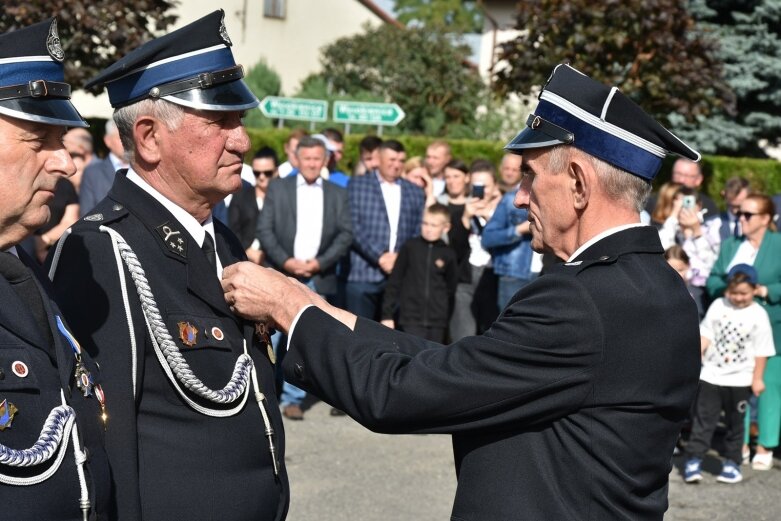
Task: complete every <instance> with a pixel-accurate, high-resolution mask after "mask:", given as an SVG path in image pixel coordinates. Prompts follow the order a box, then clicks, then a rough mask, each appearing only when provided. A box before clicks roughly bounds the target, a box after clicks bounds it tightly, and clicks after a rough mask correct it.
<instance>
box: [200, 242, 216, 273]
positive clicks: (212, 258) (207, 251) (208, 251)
mask: <svg viewBox="0 0 781 521" xmlns="http://www.w3.org/2000/svg"><path fill="white" fill-rule="evenodd" d="M201 249H202V250H203V254H204V255H206V260H207V261H209V264H211V266H212V273H214V274H215V275H216V274H217V252H216V251H215V249H214V239H212V236H211V234H210V233H209V232H205V234H204V237H203V246H201Z"/></svg>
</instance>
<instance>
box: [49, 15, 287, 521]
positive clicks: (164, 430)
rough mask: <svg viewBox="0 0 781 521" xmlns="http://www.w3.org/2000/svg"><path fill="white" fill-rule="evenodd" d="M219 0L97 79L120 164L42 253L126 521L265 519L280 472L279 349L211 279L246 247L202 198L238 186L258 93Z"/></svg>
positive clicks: (281, 489) (276, 515)
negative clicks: (90, 393)
mask: <svg viewBox="0 0 781 521" xmlns="http://www.w3.org/2000/svg"><path fill="white" fill-rule="evenodd" d="M242 77H243V70H242V67H241V66H240V65H237V64H236V63H235V61H234V58H233V55H232V53H231V41H230V38H229V37H228V33H227V31H226V29H225V25H224V13H223V12H222V11H221V10H220V11H215V12H214V13H212V14H210V15H208V16H205V17H204V18H201V19H200V20H197V21H195V22H193V23H191V24H189V25H187V26H185V27H182V28H180V29H178V30H176V31H173V32H171V33H169V34H166V35H165V36H162V37H160V38H157V39H155V40H152V41H150V42H148V43H146V44H144V45H142V46H141V47H139V48H137V49H135V50H134V51H132V52H131V53H129V54H128V55H127V56H125V57H124V58H122V59H121V60H119V61H118V62H116V63H115V64H114V65H112V66H110V67H109V68H107V69H106V70H104V71H103V72H102V73H101V74H99V75H98V76H97V77H96V78H94V79H92V80H91V82H90V83H89V84H88V85H102V86H105V87H106V89H107V91H108V96H109V99H110V101H111V104H112V106H113V107H114V109H115V112H114V121H115V123H116V125H117V128H118V129H119V134H120V138H121V139H122V143H123V145H124V148H125V150H126V151H127V154H128V158H127V159H128V161H129V164H130V168H129V169H128V170H126V171H120V172H118V173H117V176H116V179H115V181H114V184H113V186H112V188H111V191H110V192H109V194H108V196H107V197H106V198H105V199H104V200H103V201H102V202H100V203H99V204H98V205H97V206H96V207H95V208H94V210H92V211H91V212H89V213H88V214H87V215H85V216H84V218H83V219H82V220H81V221H79V222H78V223H77V224H76V225H75V226H74V227H73V230H72V232H71V233H70V234H68V235H67V236H66V237H65V238H64V239H62V241H61V242H60V244H59V245H58V248H57V250H56V251H55V252H54V254H52V255H51V256H50V259H49V262H50V266H51V267H50V276H51V277H52V281H53V283H54V286H55V288H56V291H57V294H58V295H59V296H60V297H61V298H62V303H63V309H64V311H65V313H66V316H67V317H68V319H69V320H70V321H71V323H72V324H73V328H74V330H75V331H76V333H77V334H78V335H79V337H80V338H81V339H82V345H83V346H84V348H85V350H86V351H87V352H89V353H90V354H92V355H94V357H95V359H96V360H97V361H98V362H99V363H100V365H101V367H103V368H104V370H105V375H106V376H105V379H106V382H107V383H106V391H107V392H109V393H110V394H111V395H112V396H114V397H116V398H115V401H114V402H112V417H111V420H110V421H109V424H108V429H107V431H106V450H107V452H108V456H109V460H110V463H111V468H112V476H113V480H114V484H115V490H116V494H115V496H114V504H113V508H114V511H113V513H112V515H114V516H116V518H117V519H120V520H133V521H135V520H140V519H144V520H163V519H171V520H173V519H187V520H204V521H205V520H210V521H217V520H231V521H250V520H252V521H273V520H281V519H284V518H285V515H286V513H287V507H288V496H289V492H288V484H287V475H286V472H285V467H284V434H283V430H282V421H281V417H280V414H279V410H278V406H277V402H276V397H275V391H274V371H273V362H272V360H270V358H269V351H268V350H267V345H266V343H265V340H266V338H262V339H261V338H260V337H259V336H258V335H257V334H256V333H255V331H254V324H253V323H251V322H249V321H246V320H243V319H241V318H238V317H236V316H235V315H234V314H233V313H231V311H230V309H229V308H228V306H227V305H226V303H225V301H224V299H223V296H222V289H221V287H220V276H221V274H222V270H223V269H224V268H225V267H227V266H228V265H230V264H232V263H234V262H236V261H239V260H244V259H246V256H245V254H244V250H243V248H242V246H241V244H240V243H239V241H238V240H237V239H236V238H235V237H234V236H233V234H231V232H230V231H229V230H228V228H227V227H226V226H225V225H223V224H222V223H221V222H219V221H218V220H215V219H213V218H212V213H211V210H212V208H213V207H214V205H216V204H217V203H218V202H219V201H221V200H222V199H223V198H224V197H225V196H226V195H228V194H230V193H233V192H236V191H237V190H239V189H240V188H241V177H240V172H241V168H242V161H243V156H244V154H245V153H246V152H247V151H248V150H249V149H250V141H249V137H248V135H247V133H246V131H245V129H244V127H243V125H242V121H241V120H242V116H243V115H244V112H245V111H247V110H250V109H252V108H255V107H257V105H258V100H257V98H256V97H255V96H254V95H253V94H252V93H251V92H250V90H249V89H248V87H247V86H246V85H245V83H244V82H243V80H242Z"/></svg>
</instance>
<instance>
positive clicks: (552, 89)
mask: <svg viewBox="0 0 781 521" xmlns="http://www.w3.org/2000/svg"><path fill="white" fill-rule="evenodd" d="M555 145H572V146H574V147H576V148H578V149H580V150H582V151H584V152H586V153H588V154H590V155H592V156H594V157H597V158H599V159H601V160H603V161H605V162H607V163H610V164H611V165H614V166H616V167H618V168H621V169H622V170H625V171H627V172H629V173H631V174H634V175H636V176H638V177H642V178H643V179H646V180H647V181H649V182H650V181H651V180H652V179H653V178H654V176H656V174H657V172H659V168H660V167H661V166H662V161H663V160H664V158H665V156H666V155H667V154H677V155H679V156H681V157H685V158H687V159H691V160H692V161H699V160H700V157H701V156H700V154H699V152H697V151H696V150H694V149H693V148H691V147H690V146H689V145H687V144H686V143H684V142H683V141H681V140H680V139H679V138H678V137H676V136H675V135H674V134H673V133H672V132H670V131H669V130H667V129H666V128H664V127H663V126H662V125H661V124H660V123H659V122H657V121H656V120H655V119H654V118H652V117H651V116H649V115H648V114H646V112H645V111H644V110H643V109H642V108H640V107H639V106H638V105H637V104H636V103H635V102H633V101H632V100H630V99H629V98H627V97H626V96H624V95H623V94H622V93H621V92H620V91H619V90H618V88H617V87H610V86H607V85H604V84H602V83H599V82H598V81H594V80H593V79H591V78H589V77H588V76H586V75H585V74H583V73H582V72H580V71H578V70H576V69H574V68H572V67H570V66H569V65H557V66H556V68H555V69H554V70H553V73H552V74H551V76H550V78H549V79H548V83H547V84H546V85H545V87H543V89H542V92H541V93H540V96H539V104H538V105H537V108H536V109H535V111H534V113H533V114H531V115H530V116H529V118H528V119H527V120H526V128H525V129H523V130H522V131H521V133H520V134H518V135H517V136H515V138H514V139H513V140H512V141H510V142H509V143H508V144H507V146H505V150H507V151H508V152H513V153H516V154H522V153H523V151H524V150H526V149H529V148H543V147H550V146H555Z"/></svg>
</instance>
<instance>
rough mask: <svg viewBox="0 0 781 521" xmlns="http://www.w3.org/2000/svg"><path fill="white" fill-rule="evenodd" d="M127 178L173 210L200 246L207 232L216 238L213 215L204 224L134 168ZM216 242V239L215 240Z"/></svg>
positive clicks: (175, 216)
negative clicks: (158, 189) (148, 181)
mask: <svg viewBox="0 0 781 521" xmlns="http://www.w3.org/2000/svg"><path fill="white" fill-rule="evenodd" d="M127 180H128V181H130V182H131V183H133V184H135V185H137V186H138V187H139V188H141V189H142V190H143V191H144V192H146V193H148V194H149V195H151V196H152V197H153V198H154V199H155V200H156V201H157V202H159V203H160V204H162V205H163V206H164V207H165V209H166V210H168V211H169V212H171V214H172V215H173V216H174V218H175V219H176V220H177V221H179V224H181V225H182V226H183V227H184V229H185V230H187V232H188V233H189V234H190V235H191V236H192V238H193V239H195V242H197V243H198V246H199V247H200V246H203V238H204V237H205V234H206V232H207V231H208V232H209V235H211V236H212V239H214V222H213V221H212V215H211V213H210V214H209V217H207V218H206V220H205V221H204V222H203V224H201V223H199V222H198V220H197V219H196V218H195V217H193V216H192V215H190V213H189V212H187V211H186V210H185V209H184V208H182V207H181V206H179V205H177V204H176V203H174V202H173V201H171V200H170V199H168V198H167V197H166V196H164V195H163V194H161V193H160V192H158V191H157V190H156V189H155V188H154V187H153V186H152V185H150V184H149V183H147V182H146V181H145V180H144V179H143V178H142V177H141V176H140V175H138V174H137V173H136V172H135V170H133V169H132V168H130V169H128V171H127ZM215 244H216V241H215Z"/></svg>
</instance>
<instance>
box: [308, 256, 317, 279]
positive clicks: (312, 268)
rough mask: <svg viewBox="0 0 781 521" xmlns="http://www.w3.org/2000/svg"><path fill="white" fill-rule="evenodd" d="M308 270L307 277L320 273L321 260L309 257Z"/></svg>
mask: <svg viewBox="0 0 781 521" xmlns="http://www.w3.org/2000/svg"><path fill="white" fill-rule="evenodd" d="M305 264H306V271H307V273H309V275H307V277H311V276H312V275H314V274H316V273H320V262H318V260H317V259H309V260H308V261H306V263H305Z"/></svg>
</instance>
